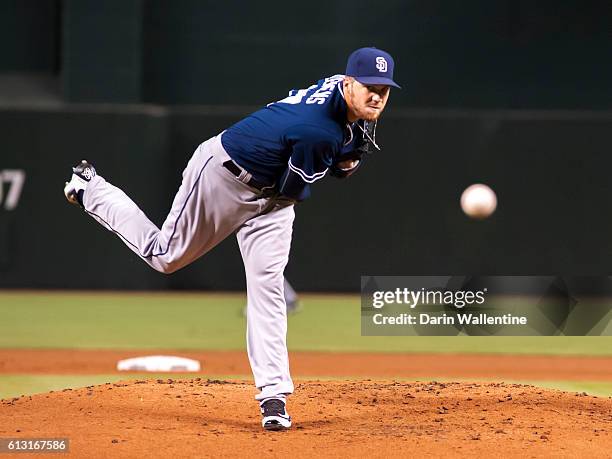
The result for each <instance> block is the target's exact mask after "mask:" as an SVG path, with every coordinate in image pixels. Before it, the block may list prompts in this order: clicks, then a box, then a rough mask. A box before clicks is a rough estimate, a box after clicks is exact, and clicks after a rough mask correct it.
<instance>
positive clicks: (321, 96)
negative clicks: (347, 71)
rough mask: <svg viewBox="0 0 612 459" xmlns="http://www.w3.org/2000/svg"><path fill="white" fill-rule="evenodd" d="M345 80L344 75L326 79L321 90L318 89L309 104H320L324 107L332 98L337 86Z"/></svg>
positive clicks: (308, 101)
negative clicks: (330, 97) (329, 98)
mask: <svg viewBox="0 0 612 459" xmlns="http://www.w3.org/2000/svg"><path fill="white" fill-rule="evenodd" d="M343 79H344V76H343V75H334V76H332V77H329V78H325V81H324V82H323V84H322V85H321V87H320V88H319V89H317V90H316V91H315V92H314V93H313V94H312V95H311V96H310V97H309V98H308V99H306V103H307V104H319V105H322V104H324V103H325V101H326V100H327V99H328V97H329V96H331V94H332V92H333V90H334V88H335V87H336V85H337V84H338V83H339V82H340V81H342V80H343Z"/></svg>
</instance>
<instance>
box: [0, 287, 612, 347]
mask: <svg viewBox="0 0 612 459" xmlns="http://www.w3.org/2000/svg"><path fill="white" fill-rule="evenodd" d="M244 302H245V297H244V295H240V294H236V295H219V294H204V293H201V294H200V293H167V292H163V293H99V292H73V293H66V292H20V291H4V292H0V347H4V348H72V349H75V348H76V349H183V350H189V349H211V350H214V349H244V348H245V338H244V334H245V325H246V321H245V319H244V318H243V317H242V313H241V311H242V308H243V306H244ZM302 303H303V306H304V308H303V311H302V312H300V313H299V314H296V315H294V316H291V317H290V319H289V337H288V343H289V348H290V349H291V350H294V351H297V350H302V351H326V352H334V351H345V352H414V353H416V352H434V353H509V354H547V355H612V336H601V337H599V336H589V337H579V336H578V337H560V336H550V337H548V336H542V337H539V336H536V337H512V336H505V337H465V336H462V337H446V336H445V337H425V336H397V337H378V336H374V337H364V336H361V324H360V305H359V297H358V296H340V295H336V296H334V295H304V296H303V297H302Z"/></svg>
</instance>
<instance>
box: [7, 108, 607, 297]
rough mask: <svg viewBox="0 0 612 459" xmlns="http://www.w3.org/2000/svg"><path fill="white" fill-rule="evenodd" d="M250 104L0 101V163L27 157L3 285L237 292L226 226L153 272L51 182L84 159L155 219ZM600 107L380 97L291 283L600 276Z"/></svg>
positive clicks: (307, 232)
mask: <svg viewBox="0 0 612 459" xmlns="http://www.w3.org/2000/svg"><path fill="white" fill-rule="evenodd" d="M247 112H248V109H246V108H245V109H235V110H234V109H229V108H194V109H181V110H178V109H177V110H164V109H160V108H155V107H148V108H138V107H136V108H132V107H125V108H122V109H118V108H114V109H113V110H112V111H110V110H109V111H105V109H104V108H100V107H97V108H96V107H93V108H87V107H81V108H79V107H78V106H68V108H66V109H65V110H59V109H58V110H49V111H34V110H3V111H0V151H1V153H0V171H5V170H15V169H17V170H24V171H25V173H26V182H25V185H24V187H23V193H22V195H21V198H20V200H19V202H18V205H17V207H16V208H15V209H14V210H6V209H5V206H4V205H5V202H4V201H5V200H6V196H7V194H8V191H9V188H10V183H5V184H4V186H3V198H4V199H3V202H2V203H0V287H27V288H29V287H49V288H55V287H76V288H98V287H99V288H102V287H104V288H165V287H169V288H205V289H242V288H243V287H244V280H243V276H244V274H243V269H242V264H241V262H240V257H239V253H238V250H237V245H236V242H235V241H234V239H233V238H232V239H231V240H228V241H226V242H225V243H223V244H222V245H221V246H219V247H218V248H217V249H215V250H214V251H213V252H211V253H210V254H209V255H207V256H206V257H204V258H203V259H201V260H199V261H197V262H196V263H195V264H194V265H192V266H190V267H188V268H186V269H184V270H181V271H179V272H178V273H176V274H173V275H171V276H164V275H161V274H158V273H156V272H155V271H153V270H151V269H150V268H149V267H148V266H146V265H145V264H144V263H143V262H141V261H140V260H139V259H138V258H137V257H136V256H135V255H133V254H132V252H131V251H129V250H128V249H127V248H126V247H124V246H123V244H122V243H120V242H119V241H118V240H117V239H116V238H115V237H114V236H113V235H112V234H110V233H109V232H107V231H105V230H104V229H103V228H102V227H100V226H98V225H97V224H96V223H95V222H94V221H93V220H92V219H90V218H88V217H86V216H85V215H83V214H82V213H81V212H80V211H79V210H77V209H76V208H73V207H72V206H69V205H68V204H67V203H66V202H65V200H64V198H63V194H62V186H63V182H64V180H65V179H67V178H68V172H69V167H70V166H71V165H73V163H75V162H76V161H78V160H79V159H81V158H82V157H86V158H88V159H91V160H92V161H94V162H95V164H96V166H97V168H98V170H99V172H100V173H101V174H102V175H104V176H105V177H106V178H107V179H109V180H110V181H111V182H113V183H114V184H116V185H118V186H120V187H122V188H123V189H124V190H125V191H126V192H127V193H128V194H129V195H130V196H132V197H133V199H134V200H135V201H136V202H138V203H139V204H140V205H141V206H142V207H143V209H144V210H145V211H146V212H147V213H148V214H149V215H150V216H151V218H152V219H153V220H154V221H155V222H157V223H158V224H159V223H161V222H162V221H163V218H164V216H165V212H166V211H167V210H168V208H169V206H170V203H171V201H172V198H173V194H174V192H175V190H176V187H177V186H178V183H179V180H180V172H181V170H182V167H183V165H184V164H185V163H186V161H187V159H188V158H189V156H190V154H191V152H192V151H193V150H194V148H195V147H196V146H197V145H198V144H199V143H200V142H201V141H203V140H205V139H206V138H208V137H209V136H211V135H214V134H215V133H217V132H219V131H221V130H222V129H223V128H225V127H227V126H228V125H229V124H231V122H233V121H234V120H237V119H239V118H240V117H241V116H242V115H244V114H245V113H247ZM611 133H612V114H610V113H605V112H602V113H599V114H593V113H588V112H573V113H570V112H558V113H554V112H532V113H529V112H434V111H401V110H396V111H393V110H390V111H389V112H388V113H386V114H385V117H384V120H383V121H382V123H381V126H380V129H379V134H378V139H379V141H380V143H381V144H382V146H383V147H384V151H383V152H382V153H380V154H377V155H375V156H372V157H370V158H368V161H367V164H365V165H364V166H365V167H363V169H362V170H360V172H359V173H358V174H357V175H356V176H354V177H352V178H350V179H349V180H347V181H344V182H342V181H337V180H335V179H333V178H326V179H324V180H323V181H322V182H320V183H317V184H316V186H315V187H314V190H313V191H314V193H313V197H312V198H311V199H310V200H309V201H306V202H305V203H302V204H301V205H299V206H298V208H297V218H296V223H295V233H294V234H295V237H294V244H293V253H292V258H291V260H290V263H289V266H288V268H287V273H288V275H289V277H290V278H291V279H292V281H293V282H294V284H295V285H296V286H297V288H299V289H300V290H340V291H351V290H357V289H358V288H359V276H360V275H362V274H377V275H382V274H396V275H407V274H414V275H418V274H438V275H440V274H490V275H492V274H500V275H502V274H523V275H527V274H534V275H535V274H543V275H544V274H545V275H552V274H561V275H576V274H582V275H587V274H592V275H607V274H610V273H612V212H611V209H612V181H611V180H610V170H611V168H612V155H611V152H612V134H611ZM473 182H485V183H488V184H489V185H491V186H492V187H493V188H494V189H495V190H496V191H497V193H498V198H499V209H498V211H497V212H496V214H495V215H494V216H493V217H492V218H491V219H489V220H487V221H483V222H476V221H471V220H469V219H467V218H466V217H465V216H464V215H463V214H462V213H461V211H460V209H459V205H458V200H459V195H460V193H461V191H462V190H463V189H464V188H465V187H466V186H467V185H469V184H471V183H473Z"/></svg>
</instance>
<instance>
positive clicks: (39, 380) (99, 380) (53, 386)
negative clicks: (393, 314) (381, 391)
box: [0, 373, 612, 399]
mask: <svg viewBox="0 0 612 459" xmlns="http://www.w3.org/2000/svg"><path fill="white" fill-rule="evenodd" d="M195 377H198V378H209V379H221V380H223V379H233V380H236V379H239V380H247V381H249V380H252V377H251V375H202V374H197V375H186V374H179V375H177V374H151V373H147V374H138V373H127V374H108V375H11V374H0V399H5V398H11V397H19V396H21V395H32V394H39V393H45V392H49V391H60V390H62V389H67V388H72V389H76V388H79V387H85V386H93V385H98V384H105V383H107V382H116V381H121V380H123V381H125V380H137V379H167V378H172V379H188V378H195ZM308 379H309V380H315V379H320V380H346V379H351V378H349V377H342V378H330V377H320V378H319V377H308ZM356 379H363V377H360V378H356ZM394 379H396V380H398V381H415V380H417V379H418V380H419V381H431V380H435V381H468V380H467V379H457V378H452V379H449V378H447V377H443V378H438V377H435V376H432V377H429V378H423V377H420V378H412V379H407V378H399V379H397V378H394ZM298 380H299V378H298ZM472 380H478V381H484V379H479V378H474V379H472ZM505 382H506V383H520V384H531V385H534V386H539V387H544V388H550V389H558V390H564V391H568V392H586V393H587V394H589V395H597V396H601V397H610V396H612V382H607V381H604V382H602V381H597V382H595V381H524V380H522V381H515V380H512V381H505ZM253 393H255V387H253Z"/></svg>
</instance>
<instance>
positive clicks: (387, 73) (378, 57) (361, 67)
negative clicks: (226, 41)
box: [345, 48, 401, 89]
mask: <svg viewBox="0 0 612 459" xmlns="http://www.w3.org/2000/svg"><path fill="white" fill-rule="evenodd" d="M394 66H395V63H394V62H393V58H392V57H391V54H389V53H387V52H385V51H383V50H382V49H378V48H359V49H358V50H356V51H353V53H352V54H351V55H350V56H349V58H348V62H347V63H346V73H345V75H347V76H351V77H353V78H355V79H356V80H357V81H359V82H360V83H362V84H384V85H387V86H394V87H396V88H400V89H401V87H400V85H398V84H397V83H396V82H395V81H393V67H394Z"/></svg>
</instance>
